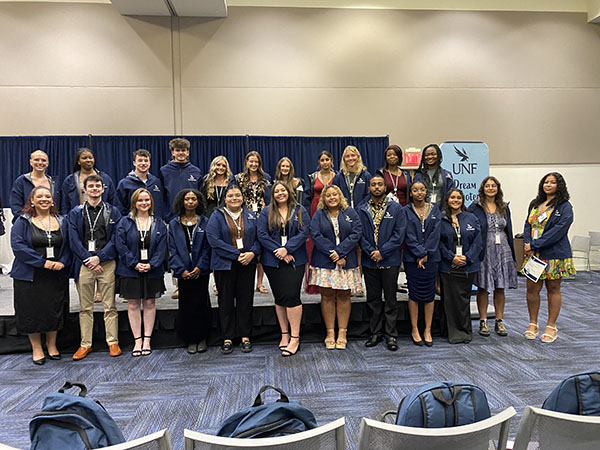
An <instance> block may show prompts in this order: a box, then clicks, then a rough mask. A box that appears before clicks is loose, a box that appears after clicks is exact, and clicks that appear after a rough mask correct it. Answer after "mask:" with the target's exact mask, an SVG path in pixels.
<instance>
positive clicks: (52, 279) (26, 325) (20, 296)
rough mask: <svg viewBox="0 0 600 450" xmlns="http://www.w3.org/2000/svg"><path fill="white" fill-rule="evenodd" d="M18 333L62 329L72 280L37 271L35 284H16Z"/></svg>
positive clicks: (20, 282)
mask: <svg viewBox="0 0 600 450" xmlns="http://www.w3.org/2000/svg"><path fill="white" fill-rule="evenodd" d="M13 288H14V306H15V319H16V322H17V331H18V332H19V333H22V334H31V333H45V332H47V331H57V330H60V329H62V327H63V325H64V323H65V314H66V310H67V309H66V308H67V305H68V299H69V280H68V278H64V277H61V276H59V275H58V273H57V272H55V271H52V270H47V269H34V272H33V281H23V280H13Z"/></svg>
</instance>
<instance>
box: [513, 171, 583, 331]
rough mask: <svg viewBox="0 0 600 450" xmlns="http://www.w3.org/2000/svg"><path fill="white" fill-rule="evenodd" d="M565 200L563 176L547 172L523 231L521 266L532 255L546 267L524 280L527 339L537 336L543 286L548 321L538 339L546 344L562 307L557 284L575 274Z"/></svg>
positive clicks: (569, 211)
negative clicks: (546, 294)
mask: <svg viewBox="0 0 600 450" xmlns="http://www.w3.org/2000/svg"><path fill="white" fill-rule="evenodd" d="M569 198H570V196H569V191H568V190H567V183H566V182H565V179H564V177H563V176H562V175H561V174H560V173H558V172H551V173H548V174H546V175H545V176H544V177H543V178H542V179H541V180H540V183H539V185H538V194H537V196H536V198H535V199H533V200H532V201H531V203H530V204H529V214H528V218H527V220H526V221H525V230H524V232H523V238H524V242H525V244H524V248H523V250H524V252H525V256H526V261H525V264H526V263H527V260H528V259H529V258H530V257H531V256H532V255H535V256H536V257H537V258H539V259H541V260H542V261H544V262H547V263H548V265H547V266H546V268H545V269H544V272H543V273H542V275H541V276H540V279H539V280H538V281H537V282H533V281H532V280H530V279H529V278H528V279H527V309H528V310H529V327H528V328H527V331H526V332H525V337H526V338H527V339H535V338H536V337H537V335H538V333H539V325H538V313H539V310H540V303H541V299H540V292H541V290H542V286H543V285H544V284H545V285H546V292H547V293H548V321H547V322H546V328H545V330H544V333H542V336H541V340H542V342H546V343H550V342H554V341H555V340H556V338H557V337H558V328H557V327H556V321H557V320H558V315H559V314H560V308H561V305H562V294H561V292H560V281H561V279H562V278H567V277H569V276H572V275H574V274H575V266H574V264H573V253H572V251H571V244H569V237H568V233H569V228H570V227H571V224H572V223H573V206H572V205H571V203H570V202H569Z"/></svg>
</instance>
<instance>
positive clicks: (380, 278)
mask: <svg viewBox="0 0 600 450" xmlns="http://www.w3.org/2000/svg"><path fill="white" fill-rule="evenodd" d="M399 270H400V268H399V267H390V268H387V269H371V268H368V267H364V266H363V275H364V276H365V285H366V288H367V308H368V310H369V329H370V333H371V335H377V336H381V335H382V334H385V335H386V336H389V337H398V313H399V311H400V304H399V303H398V300H397V298H396V289H397V286H398V272H399ZM382 292H383V298H384V299H385V302H383V301H382V299H381V293H382Z"/></svg>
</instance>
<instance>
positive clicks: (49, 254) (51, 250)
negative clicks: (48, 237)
mask: <svg viewBox="0 0 600 450" xmlns="http://www.w3.org/2000/svg"><path fill="white" fill-rule="evenodd" d="M52 258H54V247H46V259H52Z"/></svg>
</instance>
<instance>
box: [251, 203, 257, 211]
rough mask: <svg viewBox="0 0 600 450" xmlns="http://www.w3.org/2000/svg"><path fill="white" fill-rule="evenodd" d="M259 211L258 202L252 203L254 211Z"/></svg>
mask: <svg viewBox="0 0 600 450" xmlns="http://www.w3.org/2000/svg"><path fill="white" fill-rule="evenodd" d="M257 211H258V204H257V203H252V212H257Z"/></svg>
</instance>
